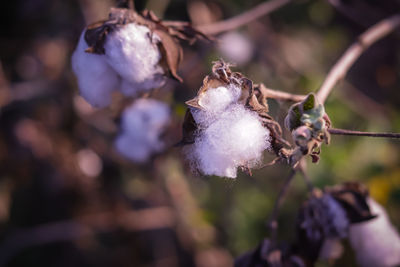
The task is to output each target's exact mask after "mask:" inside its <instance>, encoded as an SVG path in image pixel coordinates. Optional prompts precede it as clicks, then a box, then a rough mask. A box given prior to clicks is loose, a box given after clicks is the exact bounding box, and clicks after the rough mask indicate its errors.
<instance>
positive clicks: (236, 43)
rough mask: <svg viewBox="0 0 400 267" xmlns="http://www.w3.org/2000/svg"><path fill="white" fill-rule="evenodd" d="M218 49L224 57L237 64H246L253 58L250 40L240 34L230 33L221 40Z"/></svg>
mask: <svg viewBox="0 0 400 267" xmlns="http://www.w3.org/2000/svg"><path fill="white" fill-rule="evenodd" d="M218 49H219V51H220V52H221V54H222V55H223V57H225V58H227V59H229V60H230V61H232V62H235V63H237V64H246V63H247V62H249V60H250V59H251V57H252V56H253V51H254V48H253V45H252V43H251V42H250V40H249V39H248V38H247V37H245V36H244V35H243V34H241V33H238V32H229V33H226V34H224V35H223V36H222V37H221V38H220V42H219V45H218Z"/></svg>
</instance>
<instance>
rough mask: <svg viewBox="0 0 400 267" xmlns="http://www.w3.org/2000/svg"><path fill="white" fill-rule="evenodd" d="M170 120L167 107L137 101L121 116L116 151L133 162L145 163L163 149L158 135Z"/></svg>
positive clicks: (155, 102) (152, 101)
mask: <svg viewBox="0 0 400 267" xmlns="http://www.w3.org/2000/svg"><path fill="white" fill-rule="evenodd" d="M169 120H170V110H169V107H168V105H166V104H164V103H162V102H159V101H156V100H152V99H139V100H137V101H136V102H135V103H133V105H132V106H130V107H128V108H127V109H126V110H125V111H124V113H123V114H122V121H121V135H120V136H119V137H118V138H117V140H116V142H115V146H116V148H117V150H118V151H119V152H120V153H121V154H123V155H125V156H126V157H127V158H129V159H131V160H132V161H135V162H140V163H143V162H146V161H147V160H148V159H149V158H150V156H151V155H152V154H153V153H155V152H159V151H161V150H162V149H163V148H164V143H163V142H162V141H161V140H160V135H161V134H162V131H163V130H164V129H165V127H166V126H167V125H168V123H169Z"/></svg>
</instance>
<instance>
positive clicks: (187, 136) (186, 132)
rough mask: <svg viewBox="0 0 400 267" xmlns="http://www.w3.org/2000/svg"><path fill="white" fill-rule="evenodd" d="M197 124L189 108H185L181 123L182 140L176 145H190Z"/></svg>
mask: <svg viewBox="0 0 400 267" xmlns="http://www.w3.org/2000/svg"><path fill="white" fill-rule="evenodd" d="M197 129H198V126H197V124H196V122H195V120H194V118H193V115H192V113H191V112H190V110H189V109H188V110H186V113H185V118H184V119H183V125H182V140H181V141H180V142H179V143H178V144H176V145H177V146H184V145H191V144H193V143H194V139H195V138H196V136H195V135H196V132H197Z"/></svg>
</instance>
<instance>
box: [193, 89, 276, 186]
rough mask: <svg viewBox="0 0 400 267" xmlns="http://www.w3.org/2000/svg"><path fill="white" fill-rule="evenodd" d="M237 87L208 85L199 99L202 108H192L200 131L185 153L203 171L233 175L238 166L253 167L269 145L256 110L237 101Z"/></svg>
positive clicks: (220, 174) (212, 173) (224, 175)
mask: <svg viewBox="0 0 400 267" xmlns="http://www.w3.org/2000/svg"><path fill="white" fill-rule="evenodd" d="M239 96H240V89H239V88H238V87H234V86H229V87H218V88H211V89H208V90H207V91H206V92H205V93H203V95H202V96H201V99H200V100H199V104H200V105H201V106H202V107H203V108H204V109H203V110H192V114H193V117H194V119H195V121H196V122H197V124H198V125H199V127H200V128H201V131H200V132H199V134H198V136H197V137H196V139H195V143H194V145H193V147H192V149H191V150H190V153H189V157H190V158H191V160H192V162H193V163H194V165H195V167H196V168H197V169H199V170H200V171H201V172H202V173H203V174H205V175H217V176H223V177H229V178H235V177H236V176H237V168H238V167H240V166H248V167H250V168H251V167H254V166H256V165H257V163H259V162H260V161H261V159H262V154H263V151H264V150H266V149H268V148H269V147H270V133H269V130H268V129H266V128H264V127H263V126H262V123H261V121H260V119H259V117H258V114H257V113H255V112H253V111H250V110H248V109H246V108H245V107H244V106H243V105H241V104H237V100H238V99H239Z"/></svg>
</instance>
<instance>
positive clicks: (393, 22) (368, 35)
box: [317, 14, 400, 103]
mask: <svg viewBox="0 0 400 267" xmlns="http://www.w3.org/2000/svg"><path fill="white" fill-rule="evenodd" d="M399 25H400V15H399V14H397V15H394V16H391V17H389V18H386V19H384V20H382V21H380V22H378V23H377V24H375V25H374V26H372V27H371V28H369V29H368V30H367V31H365V32H364V33H363V34H361V35H360V36H359V38H358V40H357V41H356V42H355V43H353V44H352V45H351V46H350V47H349V48H348V49H347V50H346V52H345V53H344V54H343V55H342V57H341V58H340V59H339V60H338V62H337V63H336V64H335V65H334V66H333V67H332V69H331V70H330V71H329V73H328V75H327V76H326V78H325V81H324V82H323V84H322V86H321V88H320V89H319V90H318V92H317V96H318V98H319V100H320V101H321V103H324V102H325V100H326V98H327V97H328V95H329V93H330V92H331V91H332V89H333V87H334V86H335V85H336V84H337V83H338V81H340V80H341V79H343V78H344V77H345V76H346V74H347V72H348V71H349V69H350V67H351V66H352V65H353V64H354V62H355V61H356V60H357V59H358V58H359V57H360V55H361V54H362V53H363V52H364V51H365V50H367V49H368V48H369V47H370V46H371V45H372V44H374V43H375V42H376V41H378V40H380V39H382V38H383V37H385V36H386V35H388V34H389V33H391V32H393V30H394V29H396V28H397V27H398V26H399Z"/></svg>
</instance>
